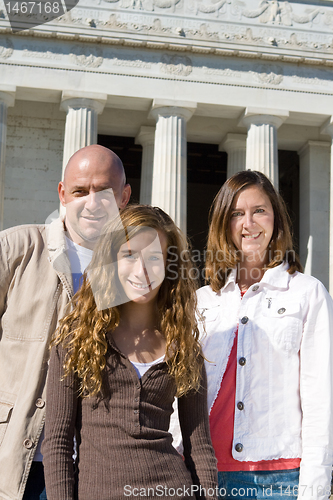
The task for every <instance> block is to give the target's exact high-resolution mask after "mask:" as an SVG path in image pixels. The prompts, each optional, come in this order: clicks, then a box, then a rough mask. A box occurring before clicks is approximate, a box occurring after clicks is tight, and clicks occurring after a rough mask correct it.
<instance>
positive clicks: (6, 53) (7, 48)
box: [0, 38, 14, 59]
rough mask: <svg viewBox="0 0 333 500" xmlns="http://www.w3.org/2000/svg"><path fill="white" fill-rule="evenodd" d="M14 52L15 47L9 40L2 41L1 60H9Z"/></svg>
mask: <svg viewBox="0 0 333 500" xmlns="http://www.w3.org/2000/svg"><path fill="white" fill-rule="evenodd" d="M13 52H14V47H13V44H12V42H11V40H10V39H9V38H1V39H0V59H8V57H10V56H11V55H12V54H13Z"/></svg>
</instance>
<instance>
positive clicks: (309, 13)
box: [242, 0, 325, 26]
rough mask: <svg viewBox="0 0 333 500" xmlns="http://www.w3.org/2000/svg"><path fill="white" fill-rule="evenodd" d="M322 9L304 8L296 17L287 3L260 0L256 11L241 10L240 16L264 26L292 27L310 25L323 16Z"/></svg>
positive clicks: (274, 0) (275, 0)
mask: <svg viewBox="0 0 333 500" xmlns="http://www.w3.org/2000/svg"><path fill="white" fill-rule="evenodd" d="M324 13H325V11H324V9H323V8H318V7H316V8H305V9H304V13H303V14H302V15H297V14H296V13H295V12H294V10H293V7H292V6H291V4H290V3H289V2H286V1H283V2H279V1H277V0H261V1H260V3H259V6H258V8H257V9H254V10H248V9H243V10H242V16H244V17H247V18H250V19H254V18H256V17H257V18H259V21H260V22H261V23H264V24H278V25H283V26H293V24H294V23H298V24H307V23H311V22H312V21H313V20H314V19H315V18H316V17H317V16H318V15H319V14H324Z"/></svg>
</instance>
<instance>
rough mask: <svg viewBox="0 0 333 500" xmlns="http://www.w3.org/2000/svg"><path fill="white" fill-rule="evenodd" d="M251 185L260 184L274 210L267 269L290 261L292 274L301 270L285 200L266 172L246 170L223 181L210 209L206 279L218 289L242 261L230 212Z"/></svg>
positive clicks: (259, 186) (215, 289)
mask: <svg viewBox="0 0 333 500" xmlns="http://www.w3.org/2000/svg"><path fill="white" fill-rule="evenodd" d="M252 186H257V187H258V188H260V189H261V190H262V191H263V192H264V193H265V194H266V195H267V196H268V198H269V200H270V202H271V204H272V207H273V211H274V229H273V234H272V238H271V241H270V244H269V247H268V264H267V265H266V267H265V268H266V269H269V268H272V267H276V266H278V265H279V264H281V263H282V262H283V261H286V262H288V264H289V269H288V272H289V273H290V274H293V273H294V272H295V271H302V266H301V264H300V261H299V258H298V255H297V254H296V252H295V251H294V249H293V242H292V235H291V229H290V228H291V221H290V218H289V215H288V212H287V208H286V205H285V203H284V201H283V199H282V198H281V196H280V195H279V193H278V192H277V191H276V190H275V189H274V186H273V185H272V183H271V182H270V180H269V179H268V178H267V177H266V176H265V175H264V174H262V173H261V172H256V171H251V170H244V171H242V172H238V173H237V174H235V175H233V176H232V177H230V178H229V179H228V180H227V181H226V182H225V183H224V184H223V186H222V187H221V189H220V191H219V192H218V193H217V195H216V197H215V199H214V201H213V204H212V207H211V210H210V216H209V218H210V225H209V233H208V242H207V251H206V280H207V282H208V283H210V285H211V287H212V289H213V290H214V291H215V292H217V291H218V290H220V289H221V288H222V287H223V286H224V285H225V283H226V280H227V277H228V275H229V274H230V272H231V269H233V268H235V267H236V266H237V264H238V263H239V262H240V252H239V250H237V248H236V247H235V245H234V243H233V241H232V238H231V232H230V221H231V212H232V208H233V203H234V200H235V197H236V196H237V194H239V193H240V192H241V191H244V190H245V189H247V188H249V187H252Z"/></svg>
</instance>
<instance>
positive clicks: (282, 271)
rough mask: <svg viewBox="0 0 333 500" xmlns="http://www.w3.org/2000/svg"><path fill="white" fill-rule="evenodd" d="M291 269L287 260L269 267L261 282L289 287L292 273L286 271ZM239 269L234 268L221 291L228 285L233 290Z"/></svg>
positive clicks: (272, 286) (277, 286)
mask: <svg viewBox="0 0 333 500" xmlns="http://www.w3.org/2000/svg"><path fill="white" fill-rule="evenodd" d="M288 269H289V264H288V263H287V262H282V264H280V265H279V266H276V267H273V268H272V269H267V271H265V274H264V276H263V277H262V279H261V281H260V283H262V284H265V285H268V286H269V287H271V288H281V289H286V288H288V285H289V281H290V277H291V275H290V274H289V273H287V272H286V271H287V270H288ZM236 278H237V270H236V269H232V270H231V272H230V274H229V276H228V278H227V281H226V284H225V285H224V287H223V288H221V290H220V292H221V291H224V290H226V289H227V288H228V287H229V288H230V289H231V290H233V289H234V288H235V286H236Z"/></svg>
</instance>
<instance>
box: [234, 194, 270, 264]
mask: <svg viewBox="0 0 333 500" xmlns="http://www.w3.org/2000/svg"><path fill="white" fill-rule="evenodd" d="M273 229H274V211H273V207H272V204H271V202H270V199H269V198H268V196H267V195H266V194H265V192H264V191H263V190H262V189H260V188H259V187H258V186H251V187H248V188H246V189H244V190H243V191H241V192H240V193H238V195H237V196H236V197H235V199H234V203H233V205H232V209H231V221H230V232H231V239H232V241H233V243H234V245H235V247H236V248H237V250H240V251H241V252H242V254H243V255H244V256H245V257H246V258H247V260H248V261H250V260H251V259H253V262H261V261H263V259H265V256H266V250H267V247H268V245H269V243H270V241H271V238H272V234H273Z"/></svg>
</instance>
